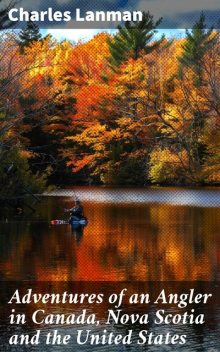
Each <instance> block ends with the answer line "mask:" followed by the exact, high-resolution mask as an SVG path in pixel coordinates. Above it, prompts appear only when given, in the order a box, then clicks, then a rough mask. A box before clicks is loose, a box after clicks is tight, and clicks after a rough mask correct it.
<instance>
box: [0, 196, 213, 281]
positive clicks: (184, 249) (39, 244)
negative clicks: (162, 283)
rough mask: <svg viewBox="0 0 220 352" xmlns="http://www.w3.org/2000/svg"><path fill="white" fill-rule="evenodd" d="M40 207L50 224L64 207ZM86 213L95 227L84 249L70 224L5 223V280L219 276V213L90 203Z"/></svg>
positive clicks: (84, 241) (85, 239)
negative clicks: (56, 225) (52, 225)
mask: <svg viewBox="0 0 220 352" xmlns="http://www.w3.org/2000/svg"><path fill="white" fill-rule="evenodd" d="M40 207H41V209H40V213H39V214H40V216H43V214H44V216H45V214H46V211H47V214H48V220H50V219H52V218H54V217H55V218H59V217H60V216H61V214H62V211H63V208H64V207H65V206H64V204H63V203H62V201H60V202H57V199H50V200H49V201H48V202H46V203H45V204H44V203H43V204H41V205H40ZM85 213H86V215H87V216H88V218H89V225H88V226H87V227H85V229H84V235H83V236H82V237H81V238H80V241H78V243H77V237H76V235H75V234H72V233H71V229H70V228H69V227H68V225H67V226H65V225H64V226H58V227H52V228H48V223H47V222H40V221H39V222H38V221H36V219H35V222H31V221H29V222H23V223H20V224H17V225H16V224H11V225H5V227H4V228H2V229H3V232H2V233H3V234H4V235H3V236H1V239H0V241H1V248H4V250H2V255H1V263H0V271H1V272H2V275H3V276H6V277H9V278H17V279H22V278H25V279H28V278H33V279H37V280H49V281H55V280H82V279H83V280H111V281H114V280H137V279H138V280H185V281H186V280H214V279H216V278H217V265H218V260H219V257H218V252H217V250H218V244H219V236H218V234H219V224H218V220H219V215H220V214H219V210H217V209H215V208H209V209H206V208H192V207H180V206H179V207H174V206H172V207H171V206H162V205H152V206H148V207H145V206H141V207H140V206H138V207H131V206H126V207H123V206H109V205H105V206H100V205H94V204H93V205H91V204H85ZM61 217H62V216H61ZM6 234H7V235H6Z"/></svg>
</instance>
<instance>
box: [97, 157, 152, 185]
mask: <svg viewBox="0 0 220 352" xmlns="http://www.w3.org/2000/svg"><path fill="white" fill-rule="evenodd" d="M145 176H146V175H144V170H143V163H141V161H140V160H137V159H135V158H132V157H131V158H128V159H126V160H123V159H122V160H121V161H119V162H114V161H109V162H108V163H106V165H105V168H104V170H103V168H102V171H101V174H100V180H101V182H102V183H104V184H107V185H137V184H144V183H145V182H146V177H145Z"/></svg>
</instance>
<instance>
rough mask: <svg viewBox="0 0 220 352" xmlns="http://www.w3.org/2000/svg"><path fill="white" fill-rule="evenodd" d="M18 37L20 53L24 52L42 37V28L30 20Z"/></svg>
mask: <svg viewBox="0 0 220 352" xmlns="http://www.w3.org/2000/svg"><path fill="white" fill-rule="evenodd" d="M18 37H19V39H18V44H19V47H20V53H21V54H24V51H25V48H27V47H29V46H30V45H31V44H33V43H34V42H37V41H39V40H40V39H41V34H40V29H39V27H38V26H37V24H36V23H34V22H32V21H29V22H27V26H26V28H25V29H23V30H21V32H20V33H19V36H18Z"/></svg>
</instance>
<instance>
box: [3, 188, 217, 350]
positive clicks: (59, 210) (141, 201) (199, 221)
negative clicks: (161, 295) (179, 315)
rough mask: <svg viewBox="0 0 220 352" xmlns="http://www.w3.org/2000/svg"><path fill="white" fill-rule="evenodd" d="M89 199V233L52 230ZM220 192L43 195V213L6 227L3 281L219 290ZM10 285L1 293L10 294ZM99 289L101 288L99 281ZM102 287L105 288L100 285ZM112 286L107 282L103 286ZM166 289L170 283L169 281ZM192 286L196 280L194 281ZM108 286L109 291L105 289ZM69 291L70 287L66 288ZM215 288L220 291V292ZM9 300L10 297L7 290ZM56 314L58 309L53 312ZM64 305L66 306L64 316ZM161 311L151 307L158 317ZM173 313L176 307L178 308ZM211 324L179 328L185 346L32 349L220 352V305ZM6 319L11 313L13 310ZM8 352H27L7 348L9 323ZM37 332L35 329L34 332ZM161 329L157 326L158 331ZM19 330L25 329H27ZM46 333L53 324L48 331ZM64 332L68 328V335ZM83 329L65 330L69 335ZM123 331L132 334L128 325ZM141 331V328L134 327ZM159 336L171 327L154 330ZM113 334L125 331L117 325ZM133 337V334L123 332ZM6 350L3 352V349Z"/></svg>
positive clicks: (211, 315)
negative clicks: (159, 283)
mask: <svg viewBox="0 0 220 352" xmlns="http://www.w3.org/2000/svg"><path fill="white" fill-rule="evenodd" d="M75 195H76V196H77V197H79V198H80V199H81V200H82V201H83V205H84V210H85V214H86V216H87V217H88V220H89V223H88V225H87V226H86V227H85V228H77V229H71V228H70V226H69V225H59V226H51V225H50V220H52V219H66V218H67V215H66V214H65V213H64V208H69V207H71V206H72V205H73V201H72V197H74V196H75ZM219 205H220V191H219V190H218V189H208V190H198V189H197V190H190V189H187V190H185V189H182V190H181V189H150V190H147V189H105V188H104V189H102V188H97V189H95V188H90V189H88V188H87V189H85V188H78V189H77V188H74V191H73V190H59V191H57V192H54V193H53V194H51V195H46V196H45V197H43V199H42V202H41V203H40V204H38V205H37V206H36V213H35V214H33V215H30V216H28V217H26V218H24V217H13V218H10V219H7V221H1V222H0V277H1V280H2V282H3V283H4V285H5V283H6V282H8V281H11V282H12V281H19V282H22V281H23V280H31V281H41V282H42V281H44V282H45V283H46V282H51V285H55V282H71V281H85V282H87V281H90V282H91V281H95V282H97V281H99V282H106V286H105V287H106V288H105V289H106V290H107V291H108V290H110V289H111V284H109V282H115V281H120V282H124V281H127V282H128V281H129V282H130V285H131V282H133V285H134V287H133V290H134V291H135V290H137V291H138V289H137V287H136V286H135V285H136V282H153V281H166V282H172V281H178V282H180V287H179V290H180V291H181V290H182V289H183V288H184V283H185V282H191V286H190V287H195V288H198V289H199V287H200V286H199V285H200V283H199V282H201V281H202V282H203V290H205V287H206V283H204V282H207V287H208V285H209V282H212V287H214V288H215V290H217V291H218V292H219V286H218V285H219V281H220V268H219V263H220V220H219V219H220V208H219ZM4 285H2V288H1V294H3V295H4V293H5V290H6V289H5V286H4ZM94 285H95V283H94ZM97 285H100V284H97ZM102 285H105V283H102ZM164 285H166V283H164ZM189 285H190V283H189ZM103 287H104V286H103ZM59 290H62V284H61V285H60V286H59ZM217 291H215V293H216V292H217ZM5 295H6V293H5ZM51 309H52V308H51ZM62 309H64V307H59V311H61V310H62ZM154 309H155V307H151V308H150V311H151V312H152V311H153V310H154ZM170 309H171V312H172V311H173V312H174V311H175V309H176V308H175V307H171V308H170ZM201 309H203V310H204V311H205V310H207V312H206V313H207V314H208V318H207V320H208V325H207V324H206V326H205V327H204V326H200V327H198V326H197V327H193V326H188V325H187V326H179V325H178V326H172V327H171V329H170V330H171V331H173V332H174V330H180V331H182V330H183V331H186V333H187V336H188V343H187V345H184V346H178V347H173V346H169V345H168V346H159V347H158V346H146V345H144V346H133V345H132V346H88V345H83V346H80V347H79V346H77V345H76V343H75V342H74V341H72V342H71V344H70V345H68V348H67V347H66V348H65V347H59V346H57V347H54V346H52V347H50V346H47V347H45V346H43V347H40V346H36V347H34V346H32V347H31V348H30V347H29V349H30V350H33V351H35V350H36V351H52V350H56V351H69V350H71V351H73V350H74V351H78V350H79V351H86V350H92V351H96V350H97V349H98V350H99V351H113V352H114V351H124V350H127V349H128V350H129V351H133V350H138V351H156V350H159V351H170V350H172V349H174V350H180V351H186V352H187V351H196V352H197V351H208V352H214V351H219V350H220V348H219V347H220V340H219V316H220V307H219V301H216V300H215V301H213V302H210V305H209V306H206V307H201ZM5 314H6V313H5ZM0 328H1V337H2V339H1V341H2V343H1V344H0V351H7V350H8V351H14V350H16V351H25V350H26V348H28V346H27V347H24V346H20V347H16V348H17V349H16V348H12V347H11V346H8V345H7V343H6V342H7V340H8V337H9V336H10V334H11V330H12V326H8V324H6V323H5V320H4V323H3V322H2V323H1V326H0ZM28 328H29V329H30V331H32V330H33V329H32V327H31V325H30V326H29V327H28ZM151 328H152V329H153V327H151ZM17 329H18V330H19V329H20V330H22V328H21V327H17ZM42 329H43V330H42V331H43V334H45V333H46V332H48V327H42ZM63 329H64V328H62V329H61V331H62V330H63ZM74 329H76V328H75V327H65V329H64V331H65V334H68V331H69V330H71V331H74ZM123 329H125V328H124V327H123ZM135 329H136V330H137V333H138V327H135V328H134V330H135ZM155 329H157V330H158V329H159V330H160V332H159V330H158V333H162V332H163V331H165V330H166V327H164V326H162V327H160V328H159V327H154V331H155ZM112 330H113V331H120V330H122V327H120V326H113V327H112ZM123 334H125V331H123ZM1 347H2V348H1Z"/></svg>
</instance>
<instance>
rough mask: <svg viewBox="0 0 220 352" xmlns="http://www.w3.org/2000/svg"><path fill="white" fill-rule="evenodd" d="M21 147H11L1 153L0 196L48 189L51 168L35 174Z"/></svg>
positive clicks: (5, 197) (39, 191)
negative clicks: (47, 183)
mask: <svg viewBox="0 0 220 352" xmlns="http://www.w3.org/2000/svg"><path fill="white" fill-rule="evenodd" d="M22 154H23V153H22V152H21V151H20V150H19V149H11V150H8V151H7V153H6V152H4V153H3V152H2V153H1V158H0V160H1V163H0V183H1V190H0V198H1V199H2V200H4V199H10V197H14V196H16V197H18V196H22V195H25V194H26V193H27V190H28V191H30V192H32V193H41V192H43V191H45V189H46V182H47V177H48V175H49V173H50V168H48V169H47V170H46V172H44V173H43V174H40V173H39V172H38V173H36V174H33V173H32V172H31V170H30V167H29V164H28V159H27V157H26V156H25V155H22Z"/></svg>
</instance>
